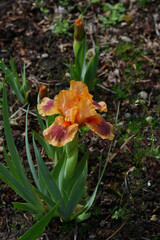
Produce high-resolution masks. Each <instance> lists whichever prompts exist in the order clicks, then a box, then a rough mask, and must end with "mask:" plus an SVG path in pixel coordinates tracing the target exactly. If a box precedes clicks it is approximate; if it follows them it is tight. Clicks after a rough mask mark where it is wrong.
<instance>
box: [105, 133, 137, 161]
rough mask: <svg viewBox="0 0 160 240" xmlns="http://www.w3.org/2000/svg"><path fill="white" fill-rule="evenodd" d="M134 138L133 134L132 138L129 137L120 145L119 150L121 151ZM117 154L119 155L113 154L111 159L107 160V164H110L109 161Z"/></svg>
mask: <svg viewBox="0 0 160 240" xmlns="http://www.w3.org/2000/svg"><path fill="white" fill-rule="evenodd" d="M134 136H135V134H133V135H132V136H130V137H129V138H128V139H127V140H126V141H125V142H124V143H123V144H122V146H121V147H120V150H122V149H123V148H124V147H125V146H126V145H127V144H128V143H129V142H130V140H131V139H132V138H133V137H134ZM118 153H119V152H117V153H114V154H113V155H112V157H111V158H110V159H109V162H111V161H112V160H113V159H114V158H115V157H116V156H117V154H118Z"/></svg>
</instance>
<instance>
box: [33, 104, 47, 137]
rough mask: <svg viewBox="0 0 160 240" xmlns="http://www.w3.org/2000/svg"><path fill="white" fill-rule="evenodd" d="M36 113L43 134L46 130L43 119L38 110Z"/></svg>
mask: <svg viewBox="0 0 160 240" xmlns="http://www.w3.org/2000/svg"><path fill="white" fill-rule="evenodd" d="M35 112H36V115H37V119H38V122H39V125H40V129H41V132H43V131H44V129H45V128H46V126H45V124H44V122H43V120H42V118H41V115H40V114H39V113H38V110H37V108H35Z"/></svg>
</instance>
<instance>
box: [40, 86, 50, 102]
mask: <svg viewBox="0 0 160 240" xmlns="http://www.w3.org/2000/svg"><path fill="white" fill-rule="evenodd" d="M38 94H39V99H40V100H42V99H43V98H44V97H47V96H48V91H47V88H46V86H44V85H41V87H40V89H39V93H38Z"/></svg>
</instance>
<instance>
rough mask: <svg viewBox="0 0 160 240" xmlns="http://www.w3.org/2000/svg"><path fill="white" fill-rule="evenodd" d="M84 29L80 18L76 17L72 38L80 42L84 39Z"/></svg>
mask: <svg viewBox="0 0 160 240" xmlns="http://www.w3.org/2000/svg"><path fill="white" fill-rule="evenodd" d="M84 36H85V31H84V25H83V22H82V19H81V18H78V19H76V20H75V24H74V38H75V39H76V40H77V41H79V42H81V41H82V40H83V39H84Z"/></svg>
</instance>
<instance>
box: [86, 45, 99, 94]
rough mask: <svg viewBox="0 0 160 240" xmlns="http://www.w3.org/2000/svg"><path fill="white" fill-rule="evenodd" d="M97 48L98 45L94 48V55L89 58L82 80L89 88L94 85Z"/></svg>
mask: <svg viewBox="0 0 160 240" xmlns="http://www.w3.org/2000/svg"><path fill="white" fill-rule="evenodd" d="M99 50H100V48H99V47H98V48H97V49H96V53H95V55H94V56H93V57H92V58H91V59H90V61H89V63H88V65H87V69H86V74H85V77H84V82H85V84H86V85H87V86H88V88H89V90H91V89H92V88H93V87H94V86H95V78H96V74H97V68H98V56H99Z"/></svg>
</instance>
